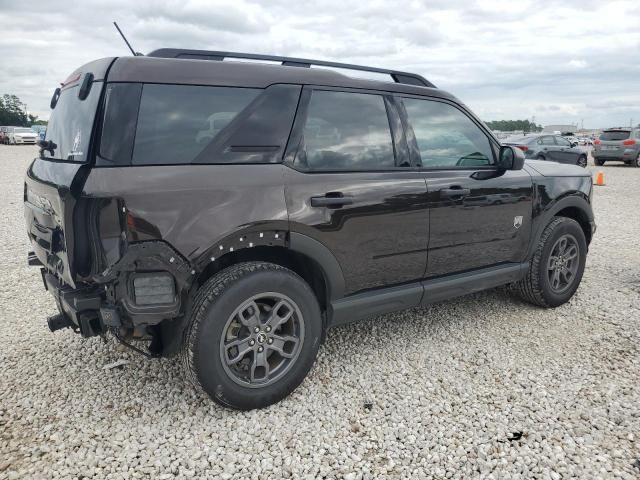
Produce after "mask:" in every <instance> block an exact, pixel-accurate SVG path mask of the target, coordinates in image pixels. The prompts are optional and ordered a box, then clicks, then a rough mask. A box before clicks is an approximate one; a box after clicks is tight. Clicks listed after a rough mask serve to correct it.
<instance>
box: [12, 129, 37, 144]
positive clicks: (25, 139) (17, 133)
mask: <svg viewBox="0 0 640 480" xmlns="http://www.w3.org/2000/svg"><path fill="white" fill-rule="evenodd" d="M7 136H8V138H9V144H10V145H26V144H30V145H35V144H36V143H37V142H38V134H37V133H36V132H34V131H33V130H31V129H30V128H26V127H9V130H8V132H7Z"/></svg>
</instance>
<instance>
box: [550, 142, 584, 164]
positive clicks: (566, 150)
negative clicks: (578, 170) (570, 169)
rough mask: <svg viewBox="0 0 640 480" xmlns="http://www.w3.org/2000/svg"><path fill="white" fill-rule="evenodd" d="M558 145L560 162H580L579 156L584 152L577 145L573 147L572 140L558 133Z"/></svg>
mask: <svg viewBox="0 0 640 480" xmlns="http://www.w3.org/2000/svg"><path fill="white" fill-rule="evenodd" d="M554 138H555V141H556V145H557V146H558V150H557V153H556V155H557V157H558V160H557V161H558V162H560V163H569V164H572V165H575V164H576V163H578V157H579V156H580V154H581V153H582V151H581V150H580V149H579V148H577V147H572V146H571V142H570V141H569V140H567V139H566V138H564V137H561V136H559V135H556V136H555V137H554Z"/></svg>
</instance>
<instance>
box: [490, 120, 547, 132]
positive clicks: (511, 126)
mask: <svg viewBox="0 0 640 480" xmlns="http://www.w3.org/2000/svg"><path fill="white" fill-rule="evenodd" d="M487 126H488V127H489V128H490V129H491V130H500V131H502V132H514V131H521V132H523V133H529V132H541V131H542V126H540V125H536V124H535V123H532V122H530V121H529V120H494V121H492V122H487Z"/></svg>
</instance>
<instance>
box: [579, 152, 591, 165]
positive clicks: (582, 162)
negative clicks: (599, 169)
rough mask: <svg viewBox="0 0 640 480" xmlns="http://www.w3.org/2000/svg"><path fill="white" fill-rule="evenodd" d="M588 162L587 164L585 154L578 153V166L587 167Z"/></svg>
mask: <svg viewBox="0 0 640 480" xmlns="http://www.w3.org/2000/svg"><path fill="white" fill-rule="evenodd" d="M588 164H589V162H588V161H587V156H586V155H580V156H579V157H578V166H579V167H582V168H587V165H588Z"/></svg>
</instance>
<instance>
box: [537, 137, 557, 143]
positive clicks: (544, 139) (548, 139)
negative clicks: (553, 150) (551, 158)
mask: <svg viewBox="0 0 640 480" xmlns="http://www.w3.org/2000/svg"><path fill="white" fill-rule="evenodd" d="M555 144H556V142H554V141H553V137H552V136H550V135H545V136H544V137H540V140H538V145H555Z"/></svg>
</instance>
